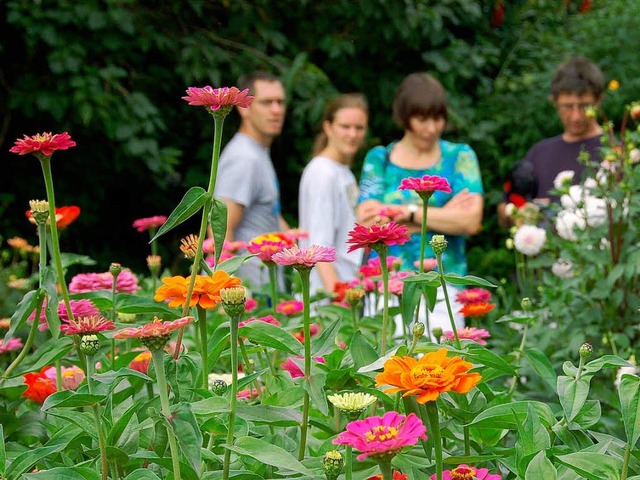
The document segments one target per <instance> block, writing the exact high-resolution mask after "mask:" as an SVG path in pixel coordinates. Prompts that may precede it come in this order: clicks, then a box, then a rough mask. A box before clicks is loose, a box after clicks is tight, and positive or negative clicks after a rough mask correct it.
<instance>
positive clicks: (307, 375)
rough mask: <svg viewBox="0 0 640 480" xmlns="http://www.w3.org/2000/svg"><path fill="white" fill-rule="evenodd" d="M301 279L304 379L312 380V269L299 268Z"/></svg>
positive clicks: (305, 411)
mask: <svg viewBox="0 0 640 480" xmlns="http://www.w3.org/2000/svg"><path fill="white" fill-rule="evenodd" d="M298 273H299V274H300V279H301V281H302V304H303V311H302V319H303V325H304V379H303V381H306V382H311V315H310V297H311V295H310V293H309V275H310V274H311V269H309V268H300V269H298ZM309 403H310V398H309V391H308V390H307V389H305V391H304V397H303V402H302V421H301V423H300V449H299V450H298V460H303V459H304V453H305V450H306V447H307V433H308V432H307V431H308V429H309Z"/></svg>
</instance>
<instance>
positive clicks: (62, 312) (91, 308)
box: [29, 299, 100, 331]
mask: <svg viewBox="0 0 640 480" xmlns="http://www.w3.org/2000/svg"><path fill="white" fill-rule="evenodd" d="M46 306H47V300H46V299H45V301H44V303H43V305H42V310H41V311H40V327H39V328H40V330H41V331H42V330H46V329H47V328H48V326H49V325H48V324H47V316H46V311H45V308H46ZM69 306H70V307H71V313H72V314H73V317H74V318H78V317H91V316H94V315H100V310H98V309H97V308H96V306H95V305H94V304H93V302H92V301H91V300H87V299H81V300H69ZM35 316H36V312H32V313H31V315H30V316H29V320H31V321H33V319H34V318H35ZM58 317H60V320H61V321H62V322H68V321H69V314H68V312H67V306H66V305H65V303H64V300H60V301H59V302H58Z"/></svg>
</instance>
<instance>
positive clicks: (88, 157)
mask: <svg viewBox="0 0 640 480" xmlns="http://www.w3.org/2000/svg"><path fill="white" fill-rule="evenodd" d="M0 18H1V19H2V25H1V28H0V59H1V62H0V111H1V112H2V121H1V123H0V161H1V162H2V165H3V168H4V170H3V173H2V174H0V235H1V236H2V237H4V239H5V240H6V239H7V238H10V237H12V236H16V235H18V236H22V237H25V238H27V239H29V241H30V242H31V243H32V244H36V243H37V241H36V239H35V230H34V229H33V227H32V226H31V225H30V224H29V223H27V221H26V219H25V216H24V212H25V211H26V210H27V208H28V200H29V199H33V198H45V193H44V185H43V181H42V174H41V172H40V167H39V162H38V161H37V160H36V159H35V158H33V157H31V156H26V157H18V156H16V155H14V154H11V153H9V148H11V146H12V145H13V143H14V141H15V140H16V139H17V138H20V137H22V135H23V134H28V135H32V134H35V133H38V132H44V131H51V132H53V133H60V132H63V131H68V132H69V133H70V134H71V136H72V138H73V139H74V140H75V141H76V142H77V147H76V148H73V149H71V150H68V151H65V152H59V153H57V154H56V155H55V156H54V158H53V162H52V165H53V175H54V182H55V186H56V200H57V204H58V205H71V204H74V205H78V206H80V207H81V208H82V214H81V216H80V217H79V219H78V220H77V221H76V222H75V223H74V224H72V225H71V226H70V227H69V228H68V229H67V231H66V232H64V233H63V236H62V240H61V241H62V248H63V250H64V251H68V252H77V253H83V254H86V255H89V256H90V257H92V258H93V259H95V260H96V261H97V263H98V265H97V266H96V267H95V270H97V271H104V270H106V269H107V267H108V265H109V264H110V263H111V262H114V261H117V262H120V263H122V264H123V265H125V266H127V267H130V268H132V269H133V270H134V271H138V272H144V271H146V266H145V257H146V255H147V254H148V253H149V247H148V245H147V241H148V237H147V235H146V233H145V234H140V233H138V232H136V231H135V230H134V229H133V228H132V227H131V223H132V222H133V220H135V219H137V218H141V217H148V216H153V215H168V214H169V213H170V212H171V211H172V209H173V208H174V207H175V205H176V204H177V203H178V201H179V200H180V198H181V197H182V195H183V194H184V193H185V192H186V190H187V189H188V188H189V187H191V186H193V185H200V186H204V187H206V181H207V178H208V174H209V173H208V168H209V163H210V156H211V140H212V136H213V120H212V119H211V117H210V116H208V115H206V114H204V113H203V112H202V111H200V110H198V109H194V108H193V107H189V106H188V105H187V104H186V102H184V101H183V100H181V98H180V97H181V96H182V95H184V91H185V89H186V88H187V87H189V86H204V85H212V86H214V87H217V86H230V85H233V84H234V83H235V80H236V78H237V77H238V75H239V74H241V73H242V72H246V71H249V70H253V69H266V70H270V71H273V72H275V73H277V74H278V75H280V76H281V77H282V78H283V80H284V82H285V85H286V87H287V91H288V95H289V110H288V118H287V122H286V124H285V129H284V132H283V134H282V136H281V137H280V138H279V139H278V140H277V141H276V142H275V144H274V145H273V149H272V156H273V158H274V161H275V163H276V168H277V170H278V174H279V176H280V182H281V186H282V197H283V209H284V213H285V216H286V217H287V218H288V220H289V221H290V222H291V223H292V225H296V224H297V191H298V181H299V178H300V173H301V171H302V169H303V167H304V165H305V163H306V162H307V160H308V158H309V153H310V149H311V143H312V140H313V136H314V135H315V133H316V131H317V126H318V121H319V118H320V116H321V113H322V111H323V109H324V105H325V103H326V101H327V100H328V99H329V98H331V97H332V96H333V95H335V94H336V93H338V92H353V91H360V92H363V93H364V94H365V95H366V96H367V98H368V100H369V102H370V106H371V119H370V134H369V138H368V145H367V148H369V147H370V146H373V145H375V144H378V143H387V142H389V141H391V140H393V139H395V138H398V136H399V135H400V133H401V132H400V131H398V129H397V128H396V127H395V126H394V125H393V123H392V122H391V118H390V116H391V115H390V105H391V100H392V98H393V95H394V93H395V89H396V87H397V85H398V84H399V82H400V81H401V79H402V78H403V77H404V76H405V75H406V74H408V73H410V72H414V71H428V72H430V73H432V74H433V75H435V76H436V77H437V78H439V79H440V80H441V81H442V83H443V84H444V86H445V87H446V89H447V90H448V92H449V99H450V105H451V114H450V119H451V121H450V123H449V125H448V129H447V132H446V133H445V138H448V139H451V140H454V141H464V142H466V143H469V144H470V145H471V146H472V147H473V148H474V149H475V150H476V152H477V153H478V157H479V158H480V162H481V168H482V173H483V180H484V184H485V189H486V192H487V197H486V199H487V201H486V212H485V220H484V231H483V232H482V233H481V234H480V235H478V236H476V237H474V238H472V239H471V241H470V268H471V270H472V272H475V273H479V274H482V275H483V276H486V277H494V278H501V277H506V276H508V273H509V270H510V268H511V252H508V251H506V250H505V249H504V248H503V243H504V238H505V235H506V232H501V231H500V230H499V229H498V227H497V223H496V219H495V205H496V203H497V202H498V201H499V199H500V198H501V189H502V183H503V180H504V177H505V175H506V173H507V172H508V170H509V168H510V167H511V165H512V164H513V163H514V162H515V161H517V160H518V159H520V158H521V157H522V156H523V155H524V154H525V153H526V151H527V149H528V148H529V147H530V146H531V145H532V144H533V143H534V142H535V141H537V140H540V139H542V138H544V137H546V136H551V135H555V134H557V133H559V132H560V128H561V127H560V123H559V121H558V120H557V118H556V115H555V112H554V109H553V107H552V105H551V104H550V102H549V100H548V86H549V80H550V77H551V74H552V72H553V70H554V69H555V67H556V66H557V64H558V63H559V62H561V61H562V60H563V59H565V58H567V57H568V56H570V55H572V54H583V55H587V56H589V57H590V58H592V59H594V60H595V61H596V62H597V63H598V64H599V65H600V66H601V68H602V69H603V71H604V72H605V75H606V77H607V80H611V79H616V80H618V81H619V82H620V88H619V89H618V90H616V91H612V92H608V93H607V98H606V100H605V103H604V111H606V113H607V116H608V117H610V118H620V117H621V112H622V108H623V106H624V104H625V103H628V102H629V101H631V100H636V99H637V98H638V97H640V95H639V92H640V64H639V62H638V61H637V56H636V50H635V48H637V46H638V45H640V29H638V28H637V25H636V23H637V18H640V2H637V1H636V0H607V1H603V0H593V1H589V0H332V1H325V2H322V1H320V2H318V1H311V0H277V1H276V0H207V1H205V0H162V1H160V0H155V1H152V0H5V1H4V2H2V4H1V5H0ZM237 123H238V120H237V116H236V115H235V114H232V115H230V116H229V117H228V119H227V121H226V123H225V139H224V141H225V142H226V141H227V140H228V139H229V137H230V136H231V135H232V133H233V132H234V130H235V129H236V127H237ZM363 154H364V152H363ZM361 160H362V159H361V158H360V159H359V162H358V163H357V164H356V165H355V166H354V170H355V172H356V174H358V173H359V167H360V162H361ZM196 228H197V226H196V224H195V223H190V222H186V223H185V224H183V225H182V226H181V227H180V228H178V229H176V230H174V231H173V232H171V234H168V235H167V236H165V237H163V238H162V239H161V240H160V244H161V245H160V252H161V253H162V254H163V258H164V259H165V263H167V264H169V265H174V267H175V268H176V269H181V268H182V269H186V263H182V264H181V263H179V255H178V252H179V250H178V245H179V239H180V238H181V237H183V236H185V235H187V234H189V233H193V232H194V231H195V230H196ZM174 232H175V233H174Z"/></svg>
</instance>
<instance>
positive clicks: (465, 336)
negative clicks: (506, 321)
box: [442, 327, 491, 345]
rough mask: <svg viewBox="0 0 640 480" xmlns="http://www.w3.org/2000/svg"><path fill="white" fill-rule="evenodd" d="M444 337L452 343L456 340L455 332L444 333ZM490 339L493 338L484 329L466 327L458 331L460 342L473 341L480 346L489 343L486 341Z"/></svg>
mask: <svg viewBox="0 0 640 480" xmlns="http://www.w3.org/2000/svg"><path fill="white" fill-rule="evenodd" d="M442 336H443V337H444V338H446V339H448V340H451V341H454V340H455V335H454V334H453V330H446V331H444V332H442ZM489 337H491V334H490V333H489V332H488V331H487V330H485V329H483V328H475V327H464V328H460V329H458V338H459V339H460V340H473V341H474V342H476V343H479V344H480V345H486V344H487V342H486V341H485V340H484V339H485V338H489Z"/></svg>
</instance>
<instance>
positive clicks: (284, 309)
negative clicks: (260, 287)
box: [276, 300, 304, 317]
mask: <svg viewBox="0 0 640 480" xmlns="http://www.w3.org/2000/svg"><path fill="white" fill-rule="evenodd" d="M303 309H304V303H302V302H301V301H300V300H285V301H284V302H280V303H279V304H278V305H276V312H278V313H282V314H284V315H286V316H287V317H291V316H293V315H297V314H298V313H301V312H302V310H303Z"/></svg>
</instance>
